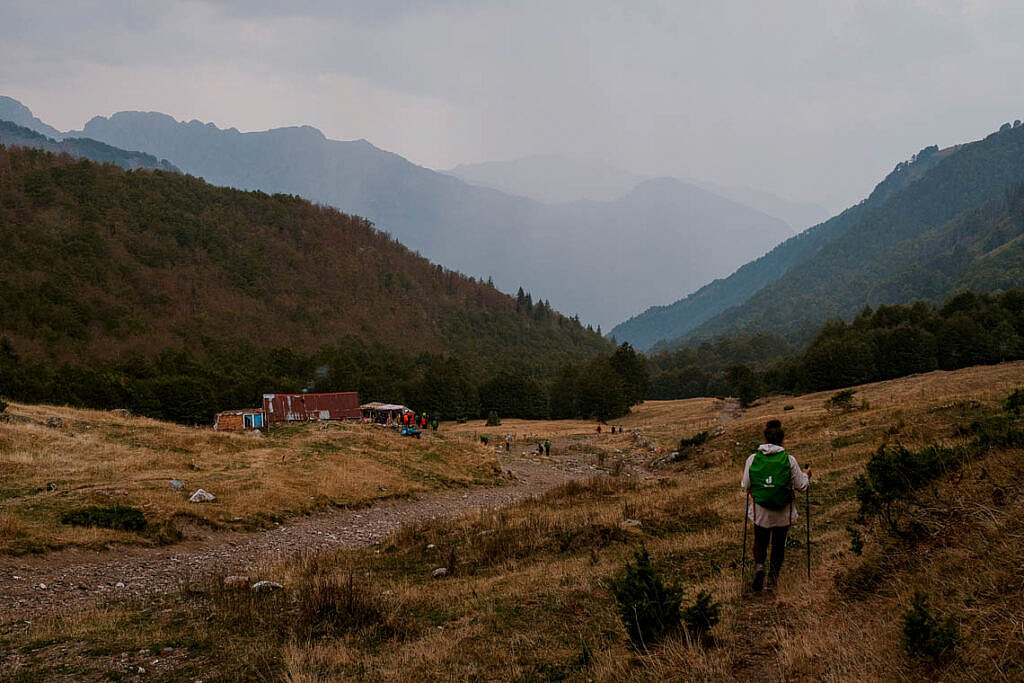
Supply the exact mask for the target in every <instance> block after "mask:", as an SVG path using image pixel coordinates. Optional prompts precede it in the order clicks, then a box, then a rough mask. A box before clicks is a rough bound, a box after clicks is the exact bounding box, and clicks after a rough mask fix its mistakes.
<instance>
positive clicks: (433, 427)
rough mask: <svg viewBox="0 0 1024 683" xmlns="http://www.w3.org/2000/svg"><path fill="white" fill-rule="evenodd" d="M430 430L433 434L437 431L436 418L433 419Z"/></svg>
mask: <svg viewBox="0 0 1024 683" xmlns="http://www.w3.org/2000/svg"><path fill="white" fill-rule="evenodd" d="M430 429H431V430H433V431H435V432H436V431H437V418H436V417H435V418H434V421H433V422H431V423H430Z"/></svg>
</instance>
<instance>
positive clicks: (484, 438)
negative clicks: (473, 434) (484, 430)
mask: <svg viewBox="0 0 1024 683" xmlns="http://www.w3.org/2000/svg"><path fill="white" fill-rule="evenodd" d="M488 440H489V439H488V438H487V435H486V434H481V435H480V443H482V444H483V445H485V446H486V445H487V442H488Z"/></svg>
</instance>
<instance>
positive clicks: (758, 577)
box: [753, 569, 764, 593]
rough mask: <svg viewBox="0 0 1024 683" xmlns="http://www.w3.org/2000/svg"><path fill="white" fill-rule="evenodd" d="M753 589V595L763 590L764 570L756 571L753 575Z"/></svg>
mask: <svg viewBox="0 0 1024 683" xmlns="http://www.w3.org/2000/svg"><path fill="white" fill-rule="evenodd" d="M753 588H754V592H755V593H760V592H761V589H762V588H764V570H763V569H758V570H757V572H756V573H755V574H754V585H753Z"/></svg>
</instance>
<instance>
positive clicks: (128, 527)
mask: <svg viewBox="0 0 1024 683" xmlns="http://www.w3.org/2000/svg"><path fill="white" fill-rule="evenodd" d="M60 521H61V524H70V525H71V526H98V527H102V528H104V529H120V530H121V531H143V530H144V529H145V528H146V516H145V515H144V514H142V510H140V509H138V508H133V507H129V506H125V505H114V506H113V507H106V508H104V507H99V506H97V505H90V506H88V507H84V508H79V509H78V510H72V511H70V512H66V513H64V515H63V516H62V517H61V518H60Z"/></svg>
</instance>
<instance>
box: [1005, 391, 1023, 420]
mask: <svg viewBox="0 0 1024 683" xmlns="http://www.w3.org/2000/svg"><path fill="white" fill-rule="evenodd" d="M1022 408H1024V389H1017V390H1015V391H1014V392H1013V393H1012V394H1010V395H1009V396H1007V397H1006V400H1005V401H1004V402H1003V409H1004V410H1005V411H1006V412H1008V413H1013V414H1014V415H1020V411H1021V409H1022Z"/></svg>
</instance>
